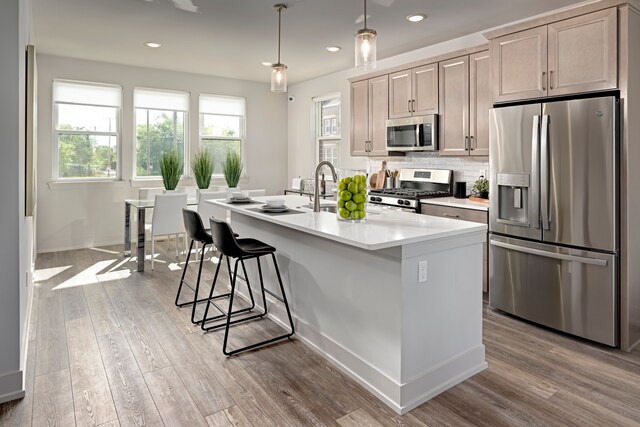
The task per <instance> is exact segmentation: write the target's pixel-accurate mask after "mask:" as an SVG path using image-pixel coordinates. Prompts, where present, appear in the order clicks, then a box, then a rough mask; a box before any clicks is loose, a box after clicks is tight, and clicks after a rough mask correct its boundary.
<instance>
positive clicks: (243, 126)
mask: <svg viewBox="0 0 640 427" xmlns="http://www.w3.org/2000/svg"><path fill="white" fill-rule="evenodd" d="M203 97H204V98H227V99H236V100H241V101H242V103H243V111H244V114H242V115H238V114H214V113H203V112H202V111H201V110H200V101H201V98H203ZM205 115H208V116H222V117H238V118H239V119H240V126H239V130H240V135H239V136H205V135H203V133H202V132H203V130H204V126H203V117H204V116H205ZM203 140H213V141H221V140H222V141H237V140H240V159H241V160H242V164H243V169H242V174H241V175H240V177H241V178H246V177H247V162H246V140H247V99H246V98H244V97H241V96H228V95H212V94H206V93H201V94H200V95H199V96H198V149H199V150H201V149H202V145H203V144H202V141H203ZM216 161H222V159H216ZM211 177H212V178H213V179H224V174H223V173H213V174H212V175H211Z"/></svg>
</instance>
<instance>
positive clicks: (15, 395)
mask: <svg viewBox="0 0 640 427" xmlns="http://www.w3.org/2000/svg"><path fill="white" fill-rule="evenodd" d="M23 373H24V371H17V372H8V373H6V374H2V375H0V403H4V402H8V401H10V400H15V399H20V398H21V397H24V381H23Z"/></svg>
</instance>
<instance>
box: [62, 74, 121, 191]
mask: <svg viewBox="0 0 640 427" xmlns="http://www.w3.org/2000/svg"><path fill="white" fill-rule="evenodd" d="M56 82H61V83H70V84H77V85H82V86H99V87H107V88H112V89H118V91H119V96H120V106H119V107H116V106H113V105H102V104H90V103H79V102H62V101H56V100H55V97H54V95H53V91H54V86H55V84H56ZM123 98H124V97H123V89H122V86H121V85H117V84H110V83H99V82H87V81H80V80H66V79H53V81H52V84H51V103H52V105H53V120H52V123H51V127H52V132H51V135H52V141H51V142H52V146H53V153H52V156H51V182H54V183H55V182H64V183H68V182H69V183H73V182H78V183H80V182H116V181H121V180H122V104H123ZM59 105H77V106H83V107H100V108H115V109H116V129H117V131H116V132H96V131H77V130H76V131H72V130H63V131H60V130H58V117H59V112H58V106H59ZM61 134H65V135H94V136H114V137H115V138H116V175H115V176H113V177H104V176H96V177H90V176H82V177H61V176H60V163H59V162H60V145H59V142H60V135H61Z"/></svg>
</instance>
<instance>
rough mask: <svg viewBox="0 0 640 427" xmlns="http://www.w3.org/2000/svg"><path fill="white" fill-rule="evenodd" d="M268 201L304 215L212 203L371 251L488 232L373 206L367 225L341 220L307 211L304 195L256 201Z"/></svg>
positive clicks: (464, 223)
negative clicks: (258, 210) (280, 213)
mask: <svg viewBox="0 0 640 427" xmlns="http://www.w3.org/2000/svg"><path fill="white" fill-rule="evenodd" d="M269 199H284V200H285V204H286V206H288V207H289V208H291V209H295V210H296V211H301V212H302V213H292V214H287V215H270V214H267V213H263V212H256V211H255V210H252V209H255V208H257V207H260V206H262V205H261V204H256V203H253V204H241V203H228V202H226V201H225V200H221V199H219V200H210V201H209V202H210V203H213V204H216V205H218V206H221V207H224V208H226V209H229V210H230V211H232V212H237V213H240V214H243V215H248V216H251V217H254V218H259V219H261V220H264V221H268V222H271V223H274V224H278V225H281V226H284V227H288V228H291V229H294V230H298V231H302V232H306V233H309V234H313V235H316V236H320V237H324V238H327V239H330V240H334V241H337V242H340V243H344V244H348V245H351V246H355V247H358V248H362V249H366V250H372V251H373V250H380V249H386V248H391V247H395V246H402V245H407V244H412V243H419V242H426V241H430V240H439V239H443V238H448V237H453V236H460V235H464V234H468V233H473V232H486V230H487V226H486V225H484V224H478V223H473V222H467V221H460V220H454V219H448V218H440V217H433V216H428V215H417V214H415V213H410V212H401V211H396V210H388V209H384V208H378V207H371V206H369V207H368V210H367V218H366V221H365V222H362V223H355V222H350V221H341V220H339V219H338V218H337V215H336V214H335V213H332V212H316V213H314V212H313V211H312V209H309V208H308V206H309V199H308V198H307V197H301V196H292V195H289V196H265V197H256V198H254V199H253V200H255V201H257V202H265V201H266V200H269ZM322 204H323V205H325V204H335V202H323V203H322Z"/></svg>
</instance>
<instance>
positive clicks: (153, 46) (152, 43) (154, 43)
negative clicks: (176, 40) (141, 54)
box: [145, 42, 162, 49]
mask: <svg viewBox="0 0 640 427" xmlns="http://www.w3.org/2000/svg"><path fill="white" fill-rule="evenodd" d="M145 44H146V45H147V46H149V47H152V48H154V49H155V48H157V47H160V46H162V45H161V44H160V43H156V42H146V43H145Z"/></svg>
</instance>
